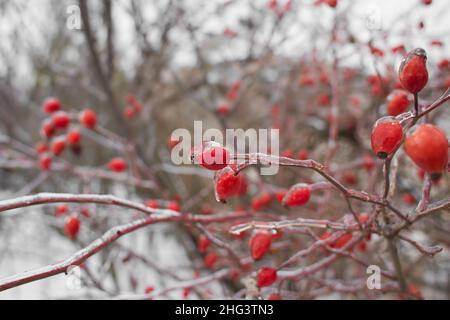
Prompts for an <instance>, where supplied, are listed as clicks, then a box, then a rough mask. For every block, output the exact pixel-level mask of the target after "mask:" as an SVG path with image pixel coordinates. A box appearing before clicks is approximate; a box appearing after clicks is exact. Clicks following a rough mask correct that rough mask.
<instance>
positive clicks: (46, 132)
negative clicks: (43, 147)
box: [41, 120, 55, 139]
mask: <svg viewBox="0 0 450 320" xmlns="http://www.w3.org/2000/svg"><path fill="white" fill-rule="evenodd" d="M54 133H55V125H54V124H53V122H52V121H51V120H46V121H44V122H43V123H42V126H41V136H42V137H43V138H47V139H48V138H51V137H52V136H53V134H54Z"/></svg>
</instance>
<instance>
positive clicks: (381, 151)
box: [371, 119, 403, 159]
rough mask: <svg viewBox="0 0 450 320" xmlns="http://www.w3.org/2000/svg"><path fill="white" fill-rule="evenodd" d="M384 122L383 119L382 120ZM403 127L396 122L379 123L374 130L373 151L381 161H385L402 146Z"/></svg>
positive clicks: (385, 121) (372, 138)
mask: <svg viewBox="0 0 450 320" xmlns="http://www.w3.org/2000/svg"><path fill="white" fill-rule="evenodd" d="M382 120H383V119H382ZM402 139H403V128H402V125H401V124H400V123H399V122H397V121H395V120H383V121H378V122H377V123H376V124H375V126H374V128H373V130H372V137H371V142H372V150H373V152H374V153H375V154H376V155H377V156H378V157H379V158H381V159H385V158H386V157H387V156H388V155H390V154H391V153H392V152H393V151H395V150H396V149H397V147H398V146H399V145H400V144H401V142H402Z"/></svg>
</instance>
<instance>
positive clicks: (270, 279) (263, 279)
mask: <svg viewBox="0 0 450 320" xmlns="http://www.w3.org/2000/svg"><path fill="white" fill-rule="evenodd" d="M275 281H277V270H275V269H273V268H268V267H264V268H261V269H260V270H259V271H258V274H257V275H256V284H257V286H258V287H260V288H262V287H268V286H271V285H272V284H273V283H274V282H275Z"/></svg>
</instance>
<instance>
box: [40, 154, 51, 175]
mask: <svg viewBox="0 0 450 320" xmlns="http://www.w3.org/2000/svg"><path fill="white" fill-rule="evenodd" d="M51 166H52V157H51V156H50V155H48V154H43V155H41V156H40V158H39V168H40V169H41V170H44V171H47V170H50V168H51Z"/></svg>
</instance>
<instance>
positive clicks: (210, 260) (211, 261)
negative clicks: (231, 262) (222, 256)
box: [203, 252, 217, 269]
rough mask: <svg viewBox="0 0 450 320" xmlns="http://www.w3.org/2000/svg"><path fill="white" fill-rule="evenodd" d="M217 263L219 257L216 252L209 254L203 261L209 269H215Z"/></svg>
mask: <svg viewBox="0 0 450 320" xmlns="http://www.w3.org/2000/svg"><path fill="white" fill-rule="evenodd" d="M216 262H217V255H216V254H215V253H214V252H211V253H208V254H207V255H206V256H205V258H204V259H203V263H204V264H205V266H206V267H207V268H210V269H212V268H214V265H215V264H216Z"/></svg>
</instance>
